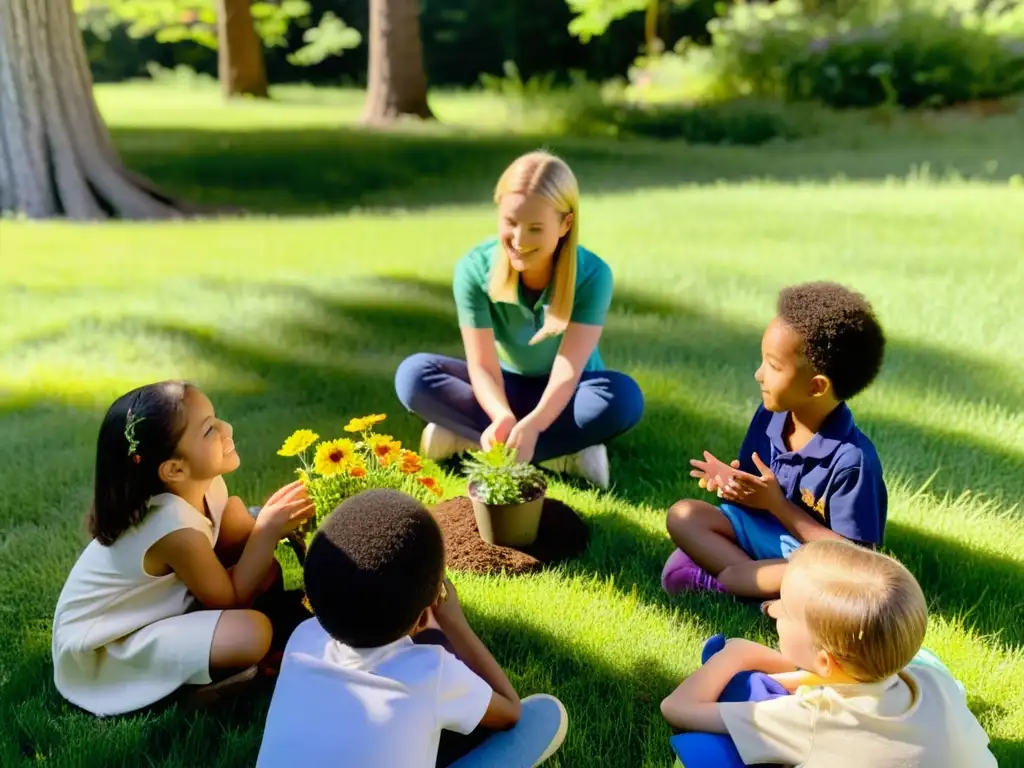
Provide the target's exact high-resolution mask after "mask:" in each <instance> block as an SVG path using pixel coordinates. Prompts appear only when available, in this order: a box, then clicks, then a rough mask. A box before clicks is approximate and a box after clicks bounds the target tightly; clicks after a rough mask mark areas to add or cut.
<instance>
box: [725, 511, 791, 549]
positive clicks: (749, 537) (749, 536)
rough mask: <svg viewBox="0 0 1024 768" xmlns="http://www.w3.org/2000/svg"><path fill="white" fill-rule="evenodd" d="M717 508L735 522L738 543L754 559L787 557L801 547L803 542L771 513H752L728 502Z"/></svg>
mask: <svg viewBox="0 0 1024 768" xmlns="http://www.w3.org/2000/svg"><path fill="white" fill-rule="evenodd" d="M718 508H719V509H720V510H722V514H723V515H725V519H726V520H728V521H729V524H730V525H731V526H732V530H733V533H735V534H736V543H737V544H738V545H739V547H740V549H742V550H743V551H744V552H746V553H747V554H748V555H750V557H751V559H752V560H775V559H778V558H785V559H786V560H788V559H789V557H790V555H792V554H793V553H794V552H795V551H796V550H798V549H800V546H801V545H800V542H799V541H797V540H796V538H794V536H793V534H791V533H790V532H789V531H787V530H786V528H785V526H784V525H783V524H782V523H780V522H779V521H778V520H776V519H775V517H773V516H772V515H771V514H770V513H768V512H753V513H751V512H748V511H747V510H745V509H742V508H741V507H734V506H733V505H732V504H725V503H723V504H719V505H718Z"/></svg>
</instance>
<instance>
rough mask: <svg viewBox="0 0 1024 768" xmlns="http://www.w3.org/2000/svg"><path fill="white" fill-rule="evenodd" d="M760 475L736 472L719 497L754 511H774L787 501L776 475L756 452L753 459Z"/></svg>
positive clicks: (722, 487)
mask: <svg viewBox="0 0 1024 768" xmlns="http://www.w3.org/2000/svg"><path fill="white" fill-rule="evenodd" d="M751 458H752V459H753V461H754V466H755V467H757V471H758V472H759V473H760V475H759V476H758V475H752V474H750V473H749V472H741V471H739V470H736V471H734V472H733V473H732V476H731V477H730V478H729V479H728V480H726V481H725V482H724V483H723V484H722V486H721V488H719V489H718V497H719V498H721V499H725V500H726V501H734V502H737V503H739V504H744V505H746V506H748V507H753V508H754V509H764V510H767V511H769V512H770V511H771V510H773V509H774V508H775V507H776V505H777V504H778V503H779V502H780V501H783V500H784V499H785V496H784V495H783V493H782V488H781V487H780V486H779V481H778V480H776V479H775V473H774V472H772V470H771V468H770V467H768V466H767V465H765V463H764V462H763V461H761V457H760V456H758V455H757V453H756V452H755V453H754V455H753V456H752V457H751Z"/></svg>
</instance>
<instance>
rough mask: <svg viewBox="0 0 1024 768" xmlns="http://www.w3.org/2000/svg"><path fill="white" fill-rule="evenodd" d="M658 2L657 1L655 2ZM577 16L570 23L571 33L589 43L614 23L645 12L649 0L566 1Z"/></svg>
mask: <svg viewBox="0 0 1024 768" xmlns="http://www.w3.org/2000/svg"><path fill="white" fill-rule="evenodd" d="M655 1H657V0H655ZM566 2H567V3H568V5H569V10H571V11H572V12H573V13H575V14H576V16H575V17H574V18H573V20H572V21H571V22H569V32H570V33H571V34H572V35H574V36H575V37H578V38H579V39H580V40H581V41H582V42H584V43H588V42H590V40H592V39H593V38H595V37H600V36H601V35H603V34H604V33H605V32H606V31H607V30H608V27H609V26H610V25H611V23H612V22H613V21H618V20H619V19H622V18H625V17H626V16H629V15H630V14H632V13H636V12H637V11H642V10H644V9H645V8H646V7H647V5H648V3H649V0H566Z"/></svg>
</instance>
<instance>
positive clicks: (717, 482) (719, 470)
mask: <svg viewBox="0 0 1024 768" xmlns="http://www.w3.org/2000/svg"><path fill="white" fill-rule="evenodd" d="M690 466H692V467H694V469H692V470H690V477H696V478H699V480H700V487H701V488H705V489H707V490H709V491H712V492H713V491H717V490H718V489H719V487H721V486H722V485H724V484H725V483H726V482H728V480H729V478H731V477H732V476H733V474H735V471H736V470H738V469H739V466H740V462H739V459H734V460H733V461H732V462H730V463H729V464H726V463H725V462H724V461H722V460H720V459H718V458H716V457H715V456H714V455H713V454H712V453H711V451H704V460H703V461H701V460H700V459H690ZM719 495H721V494H719Z"/></svg>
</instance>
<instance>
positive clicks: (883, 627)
mask: <svg viewBox="0 0 1024 768" xmlns="http://www.w3.org/2000/svg"><path fill="white" fill-rule="evenodd" d="M792 571H799V572H800V576H801V577H805V578H806V579H807V580H808V582H809V583H810V584H811V585H813V587H812V589H810V590H809V593H810V596H809V598H808V600H807V606H806V615H805V618H806V620H807V626H808V629H809V630H810V632H811V636H812V637H813V639H814V640H815V643H816V644H817V646H818V647H819V648H820V649H822V650H824V651H827V652H828V653H830V654H831V655H832V657H833V658H834V659H835V660H836V662H837V663H838V664H839V666H840V667H842V669H843V671H844V672H846V673H847V674H848V675H850V676H851V677H852V678H854V679H855V680H857V681H859V682H864V683H869V682H877V681H879V680H884V679H885V678H887V677H889V676H891V675H894V674H896V673H897V672H899V671H900V670H901V669H903V668H904V667H905V666H907V664H909V663H910V660H911V659H912V658H914V655H915V654H916V653H917V652H918V651H919V650H920V648H921V644H922V643H923V642H924V633H925V630H926V628H927V625H928V606H927V605H926V603H925V599H924V593H923V592H922V591H921V585H920V584H918V583H917V579H915V578H914V576H913V574H911V573H910V571H908V570H907V569H906V568H905V567H904V566H903V565H902V564H901V563H899V562H898V561H897V560H895V559H894V558H892V557H889V556H888V555H883V554H881V553H879V552H873V551H871V550H869V549H865V548H864V547H861V546H858V545H856V544H852V543H850V542H846V541H822V540H818V541H811V542H808V543H807V544H805V545H804V546H803V547H801V548H800V549H799V550H797V551H796V553H794V555H793V556H792V558H791V559H790V561H789V567H788V569H787V574H786V575H787V578H789V577H790V572H792Z"/></svg>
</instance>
